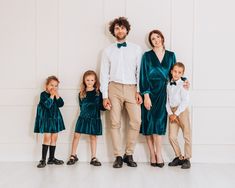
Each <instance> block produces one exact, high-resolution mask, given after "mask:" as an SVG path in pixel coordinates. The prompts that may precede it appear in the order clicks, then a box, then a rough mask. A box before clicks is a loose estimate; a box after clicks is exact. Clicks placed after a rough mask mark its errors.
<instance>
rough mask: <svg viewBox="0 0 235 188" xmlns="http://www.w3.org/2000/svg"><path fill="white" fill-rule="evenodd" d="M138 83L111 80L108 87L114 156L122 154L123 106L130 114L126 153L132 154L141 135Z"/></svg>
mask: <svg viewBox="0 0 235 188" xmlns="http://www.w3.org/2000/svg"><path fill="white" fill-rule="evenodd" d="M136 91H137V90H136V85H132V84H131V85H128V84H120V83H116V82H110V83H109V87H108V93H109V99H110V102H111V105H112V107H111V110H110V119H111V137H112V143H113V152H114V156H122V155H123V154H122V147H121V145H122V139H121V132H120V131H121V130H120V128H121V114H122V110H123V108H126V110H127V112H128V115H129V119H130V122H129V127H128V133H127V143H126V149H125V153H126V154H127V155H132V154H133V153H134V147H135V144H136V140H137V138H138V135H139V130H140V124H141V109H140V105H138V104H137V103H136V99H135V94H136Z"/></svg>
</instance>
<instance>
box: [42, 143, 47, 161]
mask: <svg viewBox="0 0 235 188" xmlns="http://www.w3.org/2000/svg"><path fill="white" fill-rule="evenodd" d="M47 150H48V145H45V144H42V160H44V161H45V160H46V157H47Z"/></svg>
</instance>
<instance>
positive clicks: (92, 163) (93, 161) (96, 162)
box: [90, 157, 101, 166]
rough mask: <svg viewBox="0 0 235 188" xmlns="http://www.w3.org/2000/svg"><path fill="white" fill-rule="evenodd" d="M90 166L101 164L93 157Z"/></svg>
mask: <svg viewBox="0 0 235 188" xmlns="http://www.w3.org/2000/svg"><path fill="white" fill-rule="evenodd" d="M90 164H91V165H93V166H101V162H100V161H99V160H98V159H97V158H96V157H93V158H92V159H91V162H90Z"/></svg>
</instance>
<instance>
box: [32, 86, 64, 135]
mask: <svg viewBox="0 0 235 188" xmlns="http://www.w3.org/2000/svg"><path fill="white" fill-rule="evenodd" d="M62 106H64V101H63V99H62V98H61V97H60V98H58V99H56V97H54V99H51V98H50V93H47V92H46V91H43V92H42V93H41V95H40V101H39V104H38V106H37V115H36V121H35V126H34V132H35V133H58V132H60V131H62V130H64V129H65V126H64V121H63V117H62V115H61V112H60V110H59V108H60V107H62Z"/></svg>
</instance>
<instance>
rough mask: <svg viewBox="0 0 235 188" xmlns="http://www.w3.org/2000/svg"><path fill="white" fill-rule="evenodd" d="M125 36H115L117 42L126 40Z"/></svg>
mask: <svg viewBox="0 0 235 188" xmlns="http://www.w3.org/2000/svg"><path fill="white" fill-rule="evenodd" d="M126 36H127V35H123V36H121V37H120V36H119V35H116V38H117V40H124V39H125V38H126Z"/></svg>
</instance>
